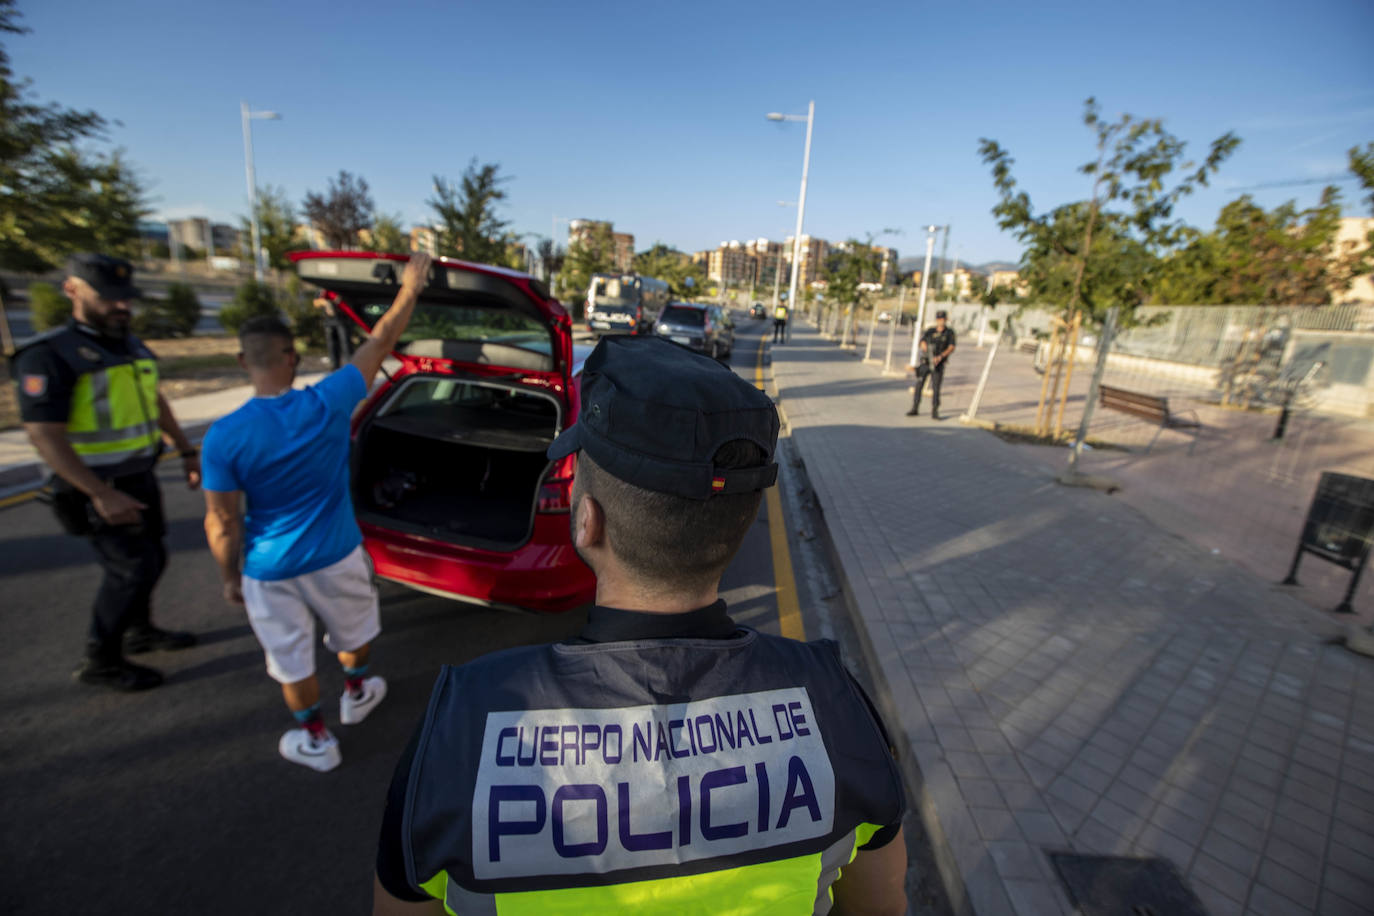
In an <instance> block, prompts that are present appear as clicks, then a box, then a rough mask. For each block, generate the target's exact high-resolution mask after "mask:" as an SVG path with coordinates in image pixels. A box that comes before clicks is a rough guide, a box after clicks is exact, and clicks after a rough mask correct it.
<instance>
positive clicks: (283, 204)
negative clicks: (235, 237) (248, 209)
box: [239, 185, 305, 270]
mask: <svg viewBox="0 0 1374 916" xmlns="http://www.w3.org/2000/svg"><path fill="white" fill-rule="evenodd" d="M257 209H258V231H259V232H260V233H261V238H260V243H261V244H262V247H263V250H264V251H265V252H266V253H267V266H269V267H275V268H277V269H278V270H289V269H290V267H291V261H290V259H288V258H287V256H286V254H287V252H289V251H297V250H299V249H301V248H304V247H305V245H304V244H302V243H301V242H300V241H298V240H297V238H296V230H297V229H299V228H300V223H299V221H298V220H297V219H296V209H295V207H293V206H292V205H291V200H290V198H288V197H287V196H286V190H285V189H284V188H274V187H272V186H271V185H267V186H265V187H261V188H258V207H257ZM239 231H240V235H239V237H240V238H241V239H243V242H244V244H245V245H247V246H250V247H251V246H252V244H253V226H252V223H251V222H249V220H248V218H247V217H245V218H244V219H243V221H242V226H241V227H240V230H239ZM249 260H250V261H251V260H252V255H251V253H250V255H249Z"/></svg>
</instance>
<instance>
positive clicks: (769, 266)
mask: <svg viewBox="0 0 1374 916" xmlns="http://www.w3.org/2000/svg"><path fill="white" fill-rule="evenodd" d="M744 250H745V251H746V252H747V253H748V254H749V256H750V257H752V258H753V259H754V285H755V286H758V287H763V288H765V289H772V287H773V284H774V283H775V282H776V283H777V285H778V287H779V288H784V287H786V286H787V284H788V283H789V282H790V274H789V273H788V268H787V258H786V257H785V256H784V253H783V246H782V242H774V241H770V240H769V239H750V240H749V241H747V242H745V243H744Z"/></svg>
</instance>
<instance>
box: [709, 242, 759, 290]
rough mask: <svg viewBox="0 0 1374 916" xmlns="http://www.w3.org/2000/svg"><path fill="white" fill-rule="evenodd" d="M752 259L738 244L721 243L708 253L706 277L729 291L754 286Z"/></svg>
mask: <svg viewBox="0 0 1374 916" xmlns="http://www.w3.org/2000/svg"><path fill="white" fill-rule="evenodd" d="M754 270H755V265H754V258H753V256H752V255H750V253H749V252H747V251H746V250H745V248H744V246H743V245H741V244H740V243H739V242H721V243H720V246H719V247H718V248H716V250H715V251H712V252H710V254H709V257H708V260H707V264H706V277H707V279H708V280H713V281H715V282H716V283H719V284H721V285H723V286H726V287H728V288H730V289H742V288H748V287H751V286H753V285H754Z"/></svg>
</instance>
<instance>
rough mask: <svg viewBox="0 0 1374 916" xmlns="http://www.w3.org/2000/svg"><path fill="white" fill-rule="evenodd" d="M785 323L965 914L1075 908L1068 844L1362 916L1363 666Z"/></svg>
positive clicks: (1366, 817)
mask: <svg viewBox="0 0 1374 916" xmlns="http://www.w3.org/2000/svg"><path fill="white" fill-rule="evenodd" d="M793 330H794V336H793V337H792V340H791V342H789V343H788V344H787V345H785V346H780V347H774V348H773V350H772V372H773V377H774V380H775V382H776V384H777V387H778V391H779V394H780V399H781V403H782V404H783V406H784V409H785V411H786V414H787V420H788V423H789V425H790V428H791V435H792V436H793V439H794V441H795V443H796V445H797V448H798V450H799V452H800V454H801V456H802V458H803V460H804V461H805V463H806V467H807V471H808V475H809V477H810V480H811V482H812V484H813V486H814V487H815V489H816V496H817V501H818V503H819V504H820V506H821V509H822V511H823V513H824V515H825V519H826V523H827V527H828V530H829V535H830V538H831V540H832V542H833V544H834V547H835V551H836V553H837V555H838V560H839V563H840V567H841V570H842V574H843V578H844V579H845V583H846V591H847V595H848V597H849V599H850V601H851V604H852V605H853V607H854V609H855V611H856V615H857V618H858V619H857V620H856V623H857V624H858V626H859V628H860V630H861V631H862V633H863V634H864V636H865V639H866V642H867V644H868V646H869V647H870V650H871V651H870V654H871V656H872V659H871V660H872V661H873V663H874V666H875V668H876V670H875V671H874V676H875V679H876V680H877V681H878V683H879V684H880V685H881V688H882V689H884V690H885V691H886V692H887V695H888V699H889V701H890V707H889V708H890V709H892V710H893V711H894V712H893V714H894V715H895V716H896V718H897V721H896V722H893V723H891V724H892V725H893V727H894V729H900V732H901V735H902V739H903V753H905V754H907V755H909V756H910V758H911V759H913V760H914V762H915V763H916V765H917V766H918V767H919V774H920V780H921V784H922V785H921V790H920V797H919V798H918V799H916V802H918V803H919V804H920V805H921V806H922V809H923V813H924V816H925V820H926V821H927V824H928V826H929V827H930V828H931V829H932V835H933V837H934V839H935V841H936V843H937V846H938V847H939V849H940V850H942V851H943V852H944V853H945V854H947V856H948V860H949V861H951V862H952V864H953V868H954V870H955V871H957V878H958V885H957V886H956V887H954V888H952V889H951V890H952V895H953V896H954V897H955V898H956V905H957V906H960V907H961V908H962V907H963V906H964V905H966V906H967V908H968V909H971V910H972V911H973V912H976V913H978V914H979V916H997V914H1012V913H1015V914H1021V916H1030V914H1058V913H1068V912H1070V911H1071V906H1070V903H1069V900H1068V898H1067V896H1066V895H1065V893H1064V891H1063V890H1062V887H1061V885H1060V884H1059V882H1058V880H1057V878H1056V877H1055V875H1054V873H1053V871H1052V868H1051V866H1050V863H1049V859H1048V857H1047V856H1046V855H1045V851H1046V850H1056V849H1067V850H1073V851H1076V852H1082V853H1089V854H1121V855H1137V856H1163V857H1165V858H1168V859H1169V860H1171V861H1172V862H1173V863H1174V864H1175V865H1176V866H1177V867H1178V869H1179V871H1180V872H1181V873H1182V874H1183V875H1185V876H1186V878H1187V880H1188V882H1189V884H1190V886H1191V887H1192V888H1193V890H1194V891H1195V892H1196V893H1197V894H1198V896H1199V897H1200V898H1201V899H1202V901H1203V902H1204V904H1205V905H1206V906H1207V908H1208V910H1209V912H1211V913H1212V914H1213V916H1229V914H1250V913H1254V914H1268V913H1302V912H1312V913H1317V912H1320V913H1323V914H1345V913H1352V914H1353V913H1369V912H1371V909H1372V908H1374V659H1368V658H1363V657H1360V656H1356V655H1353V654H1351V653H1349V652H1348V651H1347V650H1345V649H1343V648H1341V647H1339V646H1336V645H1332V644H1329V643H1328V642H1327V640H1328V639H1330V638H1331V637H1333V636H1335V635H1337V634H1338V633H1339V632H1340V627H1339V626H1338V625H1337V624H1335V623H1334V622H1333V621H1332V620H1331V619H1330V618H1328V617H1327V616H1326V615H1324V614H1322V613H1320V612H1318V611H1315V610H1313V609H1312V608H1310V607H1308V606H1307V605H1305V604H1303V603H1302V602H1300V601H1298V600H1296V599H1295V598H1293V597H1292V596H1291V595H1290V594H1288V593H1285V592H1284V591H1283V590H1281V589H1280V588H1278V587H1276V586H1274V585H1271V584H1269V583H1268V582H1266V581H1263V580H1261V579H1259V578H1257V577H1256V576H1254V575H1253V574H1251V573H1249V572H1248V571H1246V570H1244V569H1242V568H1241V567H1239V566H1237V565H1235V564H1233V563H1232V562H1230V561H1229V560H1227V559H1225V558H1221V557H1216V556H1213V555H1211V554H1209V553H1207V552H1205V551H1202V550H1200V549H1199V548H1198V547H1196V546H1194V545H1192V544H1190V543H1188V542H1187V541H1185V540H1183V539H1181V538H1179V537H1176V536H1173V535H1170V534H1168V533H1167V532H1165V531H1164V530H1162V529H1161V528H1159V527H1157V526H1155V525H1154V524H1152V523H1151V522H1150V521H1148V520H1147V519H1146V518H1145V517H1144V516H1142V515H1141V514H1139V513H1138V512H1137V511H1136V510H1135V509H1133V508H1131V507H1130V506H1129V505H1126V504H1124V503H1123V502H1121V501H1120V500H1117V499H1114V498H1113V497H1110V496H1105V495H1102V494H1100V493H1097V492H1093V491H1088V490H1081V489H1070V488H1063V487H1060V486H1058V485H1056V484H1054V483H1053V482H1052V481H1051V480H1050V476H1049V474H1048V473H1047V471H1046V468H1045V467H1044V466H1043V465H1042V464H1040V463H1038V462H1036V461H1033V460H1027V459H1026V457H1025V456H1024V455H1023V454H1022V453H1021V452H1020V451H1019V450H1018V449H1017V448H1016V447H1014V446H1011V445H1008V444H1006V443H1003V442H1002V441H1000V440H998V439H997V438H995V437H993V436H991V435H989V434H987V433H985V432H982V431H979V430H974V429H969V428H966V427H962V426H960V425H959V424H958V423H957V422H956V421H944V422H940V423H935V422H932V421H931V420H929V419H928V418H927V417H921V418H919V419H912V418H909V417H905V416H903V415H902V414H903V412H904V411H905V410H906V409H907V407H908V406H910V396H909V395H908V394H907V389H906V383H905V382H904V381H901V380H897V379H891V378H882V377H881V376H880V375H879V374H878V370H877V368H875V367H873V366H869V365H864V364H862V363H860V362H859V361H858V360H857V359H856V358H855V357H854V356H852V355H849V354H847V353H843V352H841V351H840V350H839V349H838V348H836V347H835V346H834V345H833V344H831V343H828V342H824V341H822V340H821V339H820V338H819V337H818V336H817V335H816V333H815V332H814V330H812V329H811V328H809V327H807V326H806V325H804V324H803V323H801V322H798V323H797V326H796V327H794V329H793ZM956 358H957V357H956ZM968 361H970V362H971V361H972V360H968ZM965 368H967V367H965ZM951 406H953V405H951ZM927 409H928V404H927ZM961 889H962V893H961V892H960V891H961ZM966 911H967V910H966Z"/></svg>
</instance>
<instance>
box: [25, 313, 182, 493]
mask: <svg viewBox="0 0 1374 916" xmlns="http://www.w3.org/2000/svg"><path fill="white" fill-rule="evenodd" d="M126 341H127V343H128V351H129V352H128V353H127V354H123V353H116V352H113V351H111V350H110V349H108V348H107V347H105V346H104V344H103V343H102V341H101V338H100V337H99V335H96V334H87V333H85V332H83V331H80V330H78V329H77V328H75V327H73V326H68V327H66V328H62V329H61V330H58V331H55V332H53V333H51V334H47V335H44V336H43V337H40V338H39V339H38V340H36V341H34V342H33V343H31V344H30V346H37V345H46V346H47V347H48V348H49V349H51V350H52V351H53V352H54V353H56V354H57V355H58V356H59V357H61V358H62V359H63V360H64V361H65V362H66V363H67V365H69V366H70V367H71V368H72V370H73V371H74V372H76V373H77V380H76V385H75V387H74V388H73V389H72V400H71V406H70V412H69V413H68V414H67V440H68V441H69V442H70V443H71V445H72V449H73V450H74V451H75V452H76V454H77V455H78V456H80V458H81V461H82V463H84V464H85V465H86V466H87V467H89V468H92V469H94V470H97V471H99V472H101V473H102V474H123V473H134V472H137V471H141V470H145V469H146V468H148V467H151V466H152V464H153V462H154V461H156V459H157V456H158V453H159V451H160V450H161V442H162V434H161V433H160V432H159V430H158V425H157V421H158V402H157V382H158V375H157V362H156V359H155V357H154V356H153V353H152V351H151V350H149V349H148V348H147V347H145V346H144V345H143V342H142V341H140V340H139V339H138V338H136V337H134V336H132V335H130V336H129V337H128V338H126Z"/></svg>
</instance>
